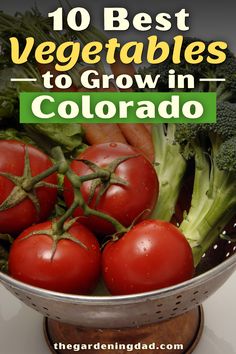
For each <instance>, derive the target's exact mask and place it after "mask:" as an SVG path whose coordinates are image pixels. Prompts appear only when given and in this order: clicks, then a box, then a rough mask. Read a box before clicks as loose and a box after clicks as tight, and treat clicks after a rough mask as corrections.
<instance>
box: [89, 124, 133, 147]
mask: <svg viewBox="0 0 236 354" xmlns="http://www.w3.org/2000/svg"><path fill="white" fill-rule="evenodd" d="M82 127H83V128H84V130H85V136H86V139H87V141H88V143H89V144H91V145H93V144H103V143H113V142H116V143H124V144H127V141H126V140H125V138H124V136H123V134H122V132H121V130H120V128H119V127H118V125H117V124H82Z"/></svg>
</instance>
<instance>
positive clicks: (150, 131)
mask: <svg viewBox="0 0 236 354" xmlns="http://www.w3.org/2000/svg"><path fill="white" fill-rule="evenodd" d="M144 126H145V128H146V129H147V131H148V132H149V133H150V134H151V133H152V124H144Z"/></svg>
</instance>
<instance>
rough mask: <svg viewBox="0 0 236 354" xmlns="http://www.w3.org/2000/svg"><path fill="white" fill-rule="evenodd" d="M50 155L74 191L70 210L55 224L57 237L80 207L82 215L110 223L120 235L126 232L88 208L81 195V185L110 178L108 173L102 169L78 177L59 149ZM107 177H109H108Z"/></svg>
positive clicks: (106, 216) (55, 149) (113, 219)
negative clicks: (95, 217) (82, 211)
mask: <svg viewBox="0 0 236 354" xmlns="http://www.w3.org/2000/svg"><path fill="white" fill-rule="evenodd" d="M52 155H53V157H54V158H55V160H56V161H57V165H59V171H60V173H63V174H65V175H66V176H67V178H68V179H69V181H70V182H71V184H72V186H73V189H74V201H73V203H72V204H71V206H70V208H69V209H68V210H67V211H66V212H65V214H64V215H62V216H61V218H60V219H59V220H58V221H57V222H56V226H55V227H56V231H57V233H58V234H59V235H61V234H63V233H64V232H65V222H66V221H67V220H68V219H69V218H70V217H71V216H72V215H73V213H74V211H75V210H76V209H77V208H78V207H81V208H82V209H83V210H84V215H86V216H88V215H93V216H97V217H100V218H102V219H104V220H106V221H108V222H110V223H111V224H112V225H113V226H114V227H115V229H116V231H117V233H119V234H122V233H125V232H126V231H127V229H126V228H125V227H124V226H123V225H122V224H121V223H120V222H119V221H117V220H116V219H115V218H113V217H111V216H110V215H107V214H105V213H102V212H100V211H98V210H95V209H92V208H90V207H89V206H88V205H87V204H86V202H85V200H84V198H83V195H82V193H81V184H82V183H83V182H86V181H90V180H94V179H97V178H107V177H109V176H110V172H109V171H106V170H104V169H99V170H98V171H96V172H94V173H91V174H89V175H87V176H78V175H77V174H76V173H75V172H74V171H72V170H71V169H70V168H69V167H68V164H67V162H66V160H65V157H64V155H63V152H62V150H61V148H60V147H57V148H54V149H53V151H52ZM108 175H109V176H108Z"/></svg>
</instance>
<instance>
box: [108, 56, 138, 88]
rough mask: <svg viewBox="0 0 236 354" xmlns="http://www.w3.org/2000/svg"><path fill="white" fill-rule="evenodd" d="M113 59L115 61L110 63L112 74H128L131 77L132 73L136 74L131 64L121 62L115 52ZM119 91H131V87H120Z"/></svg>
mask: <svg viewBox="0 0 236 354" xmlns="http://www.w3.org/2000/svg"><path fill="white" fill-rule="evenodd" d="M115 60H116V62H115V63H114V64H111V65H110V67H111V71H112V73H113V74H114V76H115V77H117V76H118V75H122V74H128V75H130V76H131V77H134V75H135V74H136V70H135V67H134V65H133V64H123V63H122V62H121V60H120V57H119V55H118V54H117V55H116V56H115ZM120 91H121V92H132V91H133V89H132V88H129V89H120Z"/></svg>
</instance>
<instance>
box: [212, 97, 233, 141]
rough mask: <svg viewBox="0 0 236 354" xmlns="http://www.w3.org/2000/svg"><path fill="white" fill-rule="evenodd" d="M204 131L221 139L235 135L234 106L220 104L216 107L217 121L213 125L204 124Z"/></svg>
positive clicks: (227, 103) (226, 103)
mask: <svg viewBox="0 0 236 354" xmlns="http://www.w3.org/2000/svg"><path fill="white" fill-rule="evenodd" d="M205 126H206V131H208V130H209V131H212V132H213V133H216V134H218V135H219V136H221V137H222V138H223V139H229V138H231V137H232V136H234V135H236V104H235V103H229V102H222V103H219V104H218V105H217V121H216V123H215V124H206V125H205Z"/></svg>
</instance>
